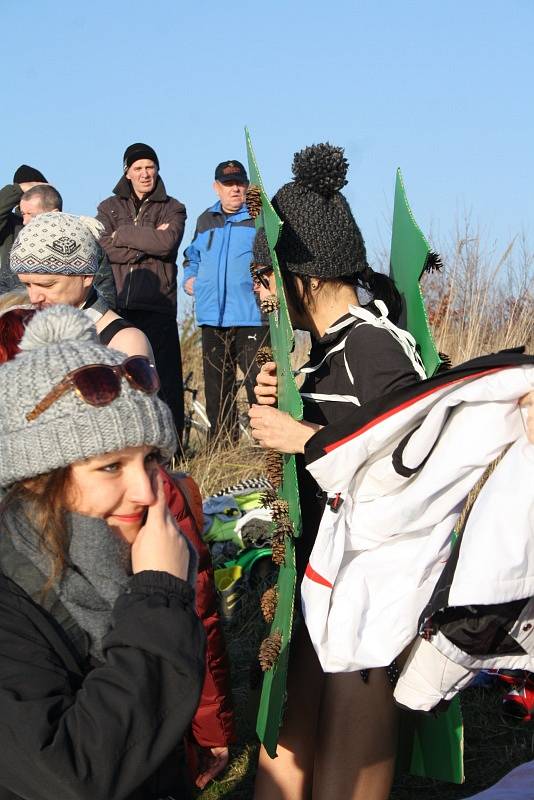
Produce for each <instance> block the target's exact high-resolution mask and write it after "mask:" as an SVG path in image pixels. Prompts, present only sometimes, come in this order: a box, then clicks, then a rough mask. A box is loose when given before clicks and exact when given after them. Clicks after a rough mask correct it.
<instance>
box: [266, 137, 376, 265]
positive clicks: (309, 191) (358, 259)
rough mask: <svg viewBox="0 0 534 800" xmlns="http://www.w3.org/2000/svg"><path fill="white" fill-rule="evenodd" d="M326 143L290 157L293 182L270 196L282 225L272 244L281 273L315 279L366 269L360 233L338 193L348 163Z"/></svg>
mask: <svg viewBox="0 0 534 800" xmlns="http://www.w3.org/2000/svg"><path fill="white" fill-rule="evenodd" d="M343 153H344V151H343V148H341V147H334V146H333V145H330V144H328V143H326V144H317V145H312V146H311V147H306V148H305V149H304V150H301V151H300V152H299V153H295V156H294V160H293V167H292V169H293V174H294V176H295V179H294V180H293V181H291V183H286V184H285V185H284V186H282V188H281V189H279V190H278V191H277V193H276V194H275V196H274V197H273V200H272V204H273V207H274V209H275V211H276V212H277V214H278V215H279V216H280V218H281V219H282V221H283V223H284V225H283V228H282V233H281V235H280V239H279V240H278V243H277V245H276V254H277V256H278V260H279V261H280V266H281V267H282V269H287V270H289V271H290V272H296V273H298V274H300V275H310V276H313V277H316V278H336V277H340V276H341V275H353V274H355V273H356V272H361V271H362V270H363V269H365V268H366V267H367V256H366V252H365V244H364V241H363V237H362V234H361V232H360V229H359V228H358V226H357V224H356V221H355V219H354V217H353V216H352V212H351V210H350V207H349V204H348V203H347V201H346V199H345V198H344V197H343V195H342V194H341V192H340V191H339V190H340V189H341V188H342V187H343V186H345V184H346V183H347V180H346V174H347V169H348V162H347V160H346V158H345V157H344V155H343Z"/></svg>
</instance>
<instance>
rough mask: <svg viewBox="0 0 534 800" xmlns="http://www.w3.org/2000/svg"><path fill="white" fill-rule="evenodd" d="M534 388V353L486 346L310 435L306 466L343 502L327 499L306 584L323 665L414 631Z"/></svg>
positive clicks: (376, 656) (377, 659)
mask: <svg viewBox="0 0 534 800" xmlns="http://www.w3.org/2000/svg"><path fill="white" fill-rule="evenodd" d="M533 387H534V358H532V357H529V356H520V355H518V354H513V353H509V354H499V355H497V356H489V357H487V358H482V359H477V360H476V361H473V362H469V363H468V364H465V365H462V366H461V367H458V368H455V369H454V370H450V371H449V372H447V373H443V374H442V375H440V376H437V377H435V378H432V379H429V380H427V381H424V382H423V383H420V384H417V385H414V386H413V387H409V388H408V389H403V390H399V391H398V392H395V393H394V394H391V395H390V396H389V397H388V398H382V399H381V400H379V401H377V402H376V403H368V404H367V405H366V406H364V407H362V408H361V409H355V411H354V413H353V414H351V415H350V416H348V417H347V418H346V419H344V420H343V421H342V422H341V423H336V424H334V425H332V426H328V427H327V428H325V429H323V430H322V431H320V432H319V433H318V434H316V435H315V436H314V437H313V438H312V439H311V440H310V442H309V443H308V446H307V460H308V469H309V470H310V472H311V473H312V475H313V476H314V478H315V479H316V481H317V482H318V484H319V485H320V487H321V488H322V489H323V490H324V491H326V492H327V493H328V495H329V497H330V498H331V499H333V498H335V496H336V495H339V500H341V501H343V502H342V504H341V506H340V507H339V510H338V511H334V510H332V508H331V507H329V506H327V508H326V511H325V513H324V516H323V519H322V521H321V525H320V528H319V532H318V535H317V539H316V542H315V546H314V549H313V551H312V554H311V557H310V563H309V566H308V569H307V571H306V575H305V578H304V580H303V584H302V600H303V609H304V615H305V619H306V624H307V627H308V629H309V632H310V636H311V639H312V642H313V644H314V647H315V649H316V651H317V653H318V656H319V660H320V662H321V665H322V667H323V669H324V670H325V671H326V672H347V671H354V670H359V669H363V668H368V667H379V666H386V665H388V664H390V663H391V661H392V660H393V659H394V658H395V657H396V656H397V655H398V654H399V653H400V652H401V651H402V650H403V649H404V647H406V645H408V644H409V643H410V642H411V641H412V640H413V639H414V637H415V636H416V633H417V628H418V620H419V617H420V615H421V613H422V611H423V609H424V608H425V606H426V605H427V603H428V601H429V599H430V597H431V594H432V591H433V589H434V587H435V585H436V582H437V580H438V578H439V576H440V574H441V572H442V570H443V567H444V564H445V563H446V561H447V559H448V557H449V553H450V547H451V532H452V530H453V528H454V525H455V522H456V520H457V518H458V515H459V513H460V511H461V508H462V506H463V504H464V502H465V499H466V497H467V495H468V493H469V491H470V490H471V489H472V487H473V486H474V485H475V483H476V482H477V480H478V479H479V478H480V477H481V476H482V474H483V472H484V470H485V468H486V466H487V465H488V464H489V463H491V461H493V460H494V459H495V458H496V457H497V456H498V455H499V454H500V453H501V452H502V451H503V450H504V448H505V447H506V446H507V445H509V444H510V443H512V442H514V441H516V440H518V439H519V438H520V437H521V436H522V435H523V434H524V422H523V418H522V415H521V412H520V410H519V408H518V405H517V401H518V399H519V398H520V397H522V396H523V395H524V394H526V393H528V392H529V391H530V390H531V389H532V388H533ZM512 497H513V490H512V489H511V490H510V498H512ZM334 505H335V503H334ZM522 524H523V525H524V526H525V527H526V526H527V525H528V524H529V523H528V521H526V520H523V521H522ZM525 538H526V533H525ZM497 558H498V559H500V562H501V568H502V571H503V572H504V573H506V574H508V567H510V566H511V564H510V563H509V564H508V566H507V565H506V564H505V560H506V559H505V558H503V556H502V554H501V553H499V554H498V555H497ZM490 594H491V592H490Z"/></svg>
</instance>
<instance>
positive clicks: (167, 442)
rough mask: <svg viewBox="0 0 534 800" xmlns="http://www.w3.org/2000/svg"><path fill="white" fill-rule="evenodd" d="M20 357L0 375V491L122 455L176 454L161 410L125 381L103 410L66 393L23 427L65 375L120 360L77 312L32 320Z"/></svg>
mask: <svg viewBox="0 0 534 800" xmlns="http://www.w3.org/2000/svg"><path fill="white" fill-rule="evenodd" d="M20 349H21V352H20V353H19V354H18V355H17V356H16V357H15V358H14V359H13V360H12V361H9V362H8V363H6V364H4V365H3V366H2V367H1V368H0V486H1V487H6V486H9V485H10V484H12V483H15V482H16V481H20V480H24V479H27V478H32V477H35V476H37V475H41V474H44V473H46V472H49V471H51V470H54V469H58V468H60V467H66V466H69V465H70V464H73V463H74V462H76V461H80V460H82V459H85V458H91V457H92V456H98V455H103V454H105V453H112V452H115V451H117V450H122V449H124V448H126V447H140V446H142V445H147V446H149V447H157V448H159V449H160V450H161V451H162V453H163V454H164V455H166V456H171V455H172V454H173V453H174V452H175V449H176V435H175V429H174V424H173V420H172V415H171V412H170V411H169V409H168V407H167V406H166V405H165V403H163V402H162V401H161V400H160V399H159V398H158V397H157V396H156V395H149V394H146V393H145V392H143V391H141V390H138V389H135V388H134V387H133V386H131V385H130V383H129V382H128V381H127V380H126V379H125V378H124V377H121V391H120V394H119V395H118V397H116V398H115V400H113V401H111V402H110V403H108V404H107V405H103V406H92V405H89V404H88V403H86V402H85V401H84V400H83V399H82V398H81V397H79V396H78V395H77V394H76V392H75V391H74V390H71V389H69V390H68V391H67V392H65V393H64V394H62V395H61V396H60V397H59V398H58V399H57V400H55V401H54V402H53V403H51V405H50V406H49V407H48V408H47V409H46V410H45V411H43V413H42V414H40V415H39V416H38V417H37V418H36V419H35V420H33V421H32V422H28V420H27V418H26V415H27V414H28V413H29V412H30V411H32V409H34V408H35V406H36V405H37V404H38V403H39V402H40V401H41V400H43V398H44V397H46V395H47V394H48V393H49V392H50V391H51V390H52V389H54V388H55V387H56V386H57V385H58V384H59V383H61V381H62V380H63V379H64V378H65V376H66V375H67V374H68V373H69V372H72V370H75V369H78V368H79V367H83V366H87V365H89V364H109V365H111V366H113V365H118V364H121V363H122V362H123V361H124V359H125V356H124V354H123V353H119V352H118V351H116V350H112V349H111V348H108V347H104V346H103V345H101V344H99V343H98V340H97V338H96V332H95V329H94V327H93V325H92V323H91V321H90V320H89V319H88V317H87V316H86V315H85V314H84V313H83V312H82V311H80V310H79V309H76V308H72V307H71V306H61V305H58V306H52V307H51V308H48V309H45V310H44V311H39V312H38V313H36V314H35V316H34V317H33V319H31V320H30V321H29V322H28V324H27V327H26V331H25V333H24V336H23V338H22V341H21V343H20Z"/></svg>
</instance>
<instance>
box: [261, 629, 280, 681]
mask: <svg viewBox="0 0 534 800" xmlns="http://www.w3.org/2000/svg"><path fill="white" fill-rule="evenodd" d="M281 648H282V634H281V633H280V631H274V632H273V633H271V634H269V636H267V637H266V638H265V639H264V640H263V642H262V643H261V645H260V652H259V653H258V660H259V662H260V667H261V668H262V670H263V671H264V672H267V670H269V669H272V668H273V667H274V665H275V663H276V660H277V659H278V656H279V655H280V650H281Z"/></svg>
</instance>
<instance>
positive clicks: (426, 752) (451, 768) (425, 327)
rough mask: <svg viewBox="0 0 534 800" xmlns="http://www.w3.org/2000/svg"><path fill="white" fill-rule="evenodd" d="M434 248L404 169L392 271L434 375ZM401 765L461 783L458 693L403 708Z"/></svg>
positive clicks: (405, 319)
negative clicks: (425, 288)
mask: <svg viewBox="0 0 534 800" xmlns="http://www.w3.org/2000/svg"><path fill="white" fill-rule="evenodd" d="M439 266H440V261H439V256H437V254H436V253H434V252H433V251H432V250H431V248H430V245H429V243H428V241H427V239H426V237H425V236H424V234H423V232H422V231H421V229H420V227H419V225H418V224H417V222H416V221H415V218H414V215H413V213H412V210H411V208H410V204H409V203H408V198H407V196H406V190H405V188H404V182H403V180H402V174H401V171H400V169H398V170H397V176H396V181H395V201H394V210H393V226H392V234H391V256H390V276H391V277H392V278H393V280H394V281H395V285H396V286H397V289H398V290H399V292H400V294H401V296H402V300H403V315H402V317H401V320H400V323H399V324H400V326H401V327H403V328H405V329H406V330H408V331H409V332H410V333H411V334H412V336H413V337H414V339H415V341H416V342H417V345H418V349H419V352H420V354H421V359H422V361H423V364H424V367H425V371H426V374H427V375H428V376H429V377H430V376H432V375H433V374H434V373H435V372H436V370H437V369H438V368H439V366H440V364H441V358H440V355H439V353H438V350H437V348H436V345H435V342H434V339H433V336H432V332H431V330H430V325H429V322H428V316H427V313H426V308H425V303H424V299H423V294H422V291H421V287H420V284H419V281H420V279H421V277H422V275H423V273H424V272H425V271H426V270H429V269H433V268H436V269H439ZM397 770H398V771H409V772H410V773H411V774H412V775H421V776H424V777H428V778H436V779H438V780H444V781H450V782H452V783H462V782H463V779H464V771H463V724H462V712H461V709H460V700H459V698H458V697H456V698H455V699H454V700H453V701H452V703H451V704H450V706H449V708H448V710H447V711H446V712H445V713H441V714H438V715H437V716H435V717H432V716H428V717H423V716H421V715H414V714H409V713H408V714H407V713H403V714H402V715H401V722H400V726H399V753H398V758H397Z"/></svg>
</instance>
